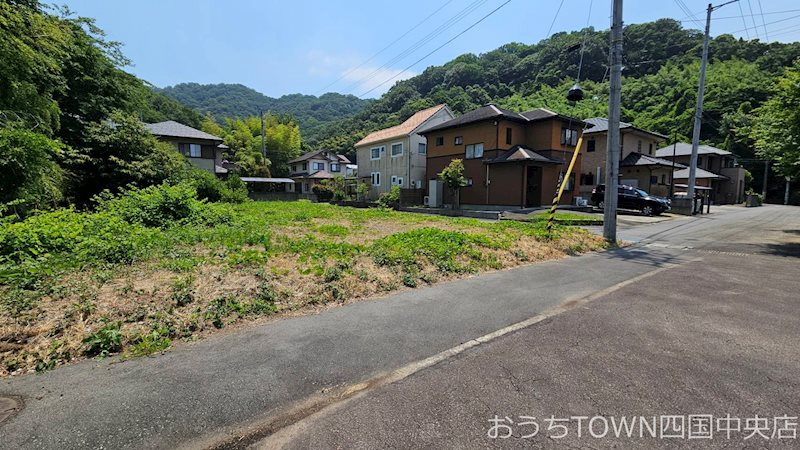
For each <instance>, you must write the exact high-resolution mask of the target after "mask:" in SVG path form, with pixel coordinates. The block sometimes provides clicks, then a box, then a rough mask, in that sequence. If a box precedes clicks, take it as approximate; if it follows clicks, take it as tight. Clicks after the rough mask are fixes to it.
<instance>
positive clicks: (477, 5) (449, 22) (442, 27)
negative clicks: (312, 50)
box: [345, 0, 488, 92]
mask: <svg viewBox="0 0 800 450" xmlns="http://www.w3.org/2000/svg"><path fill="white" fill-rule="evenodd" d="M487 1H488V0H476V1H474V2H472V3H471V4H470V5H468V6H467V7H466V8H464V9H463V10H461V11H460V12H458V13H457V14H456V15H455V16H453V17H451V18H450V19H448V20H447V21H445V23H443V24H442V25H440V26H439V27H438V28H436V29H435V30H433V31H432V32H430V33H428V34H427V35H426V36H425V37H423V38H422V39H420V40H418V41H417V42H415V43H414V44H413V45H411V46H410V47H408V48H406V49H405V50H404V51H402V52H400V54H398V55H397V56H395V57H394V58H392V59H391V60H389V61H387V62H386V63H384V64H383V65H381V66H380V67H378V68H377V69H375V70H373V71H372V72H371V73H369V74H368V75H367V76H366V77H362V78H360V79H358V80H357V81H355V82H354V83H352V84H351V85H349V86H348V87H347V88H345V92H352V91H353V90H355V88H356V87H358V86H360V85H362V84H364V83H366V82H367V81H369V80H371V79H373V78H375V77H376V76H378V75H379V74H380V72H381V70H383V69H389V68H390V67H391V66H392V65H394V64H395V63H398V62H400V61H402V60H403V59H405V58H406V57H408V56H410V55H411V54H412V53H414V52H415V51H417V50H419V49H420V48H421V47H423V46H424V45H425V44H427V43H429V42H431V41H432V40H433V39H434V38H436V37H438V36H439V35H441V34H442V33H444V32H445V31H447V30H448V29H450V28H451V27H452V26H453V25H455V24H456V23H458V22H460V21H461V20H462V19H464V18H465V17H466V16H468V15H469V14H471V13H472V12H473V11H475V10H476V9H478V8H480V7H481V6H483V4H484V3H486V2H487ZM398 75H399V73H398Z"/></svg>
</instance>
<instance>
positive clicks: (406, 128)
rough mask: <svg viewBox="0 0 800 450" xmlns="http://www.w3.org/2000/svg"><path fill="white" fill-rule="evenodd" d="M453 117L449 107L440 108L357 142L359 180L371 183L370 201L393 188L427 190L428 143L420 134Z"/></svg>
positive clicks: (426, 110)
mask: <svg viewBox="0 0 800 450" xmlns="http://www.w3.org/2000/svg"><path fill="white" fill-rule="evenodd" d="M453 117H454V116H453V113H452V111H450V108H448V107H447V105H437V106H434V107H432V108H428V109H424V110H422V111H419V112H417V113H416V114H414V115H413V116H411V117H409V118H408V119H407V120H406V121H405V122H403V123H402V124H400V125H397V126H394V127H391V128H386V129H383V130H379V131H375V132H373V133H370V134H368V135H367V136H366V137H364V139H361V140H360V141H358V142H357V143H356V145H355V146H356V162H357V163H358V178H359V179H361V180H364V181H366V182H367V183H369V185H370V190H369V194H368V197H369V198H371V199H375V198H377V197H378V196H379V195H380V194H382V193H384V192H389V190H390V189H391V187H392V186H400V187H401V188H416V189H424V188H425V168H426V159H427V154H428V142H427V140H426V139H425V137H424V136H422V135H420V134H419V133H421V132H423V131H425V130H426V129H427V128H430V127H433V126H435V125H438V124H440V123H443V122H447V121H448V120H451V119H452V118H453Z"/></svg>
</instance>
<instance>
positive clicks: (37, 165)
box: [0, 129, 63, 213]
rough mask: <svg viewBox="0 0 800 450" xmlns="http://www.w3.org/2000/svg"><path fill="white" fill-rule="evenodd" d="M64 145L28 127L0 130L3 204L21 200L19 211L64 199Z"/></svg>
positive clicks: (0, 186)
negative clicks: (61, 164)
mask: <svg viewBox="0 0 800 450" xmlns="http://www.w3.org/2000/svg"><path fill="white" fill-rule="evenodd" d="M62 151H63V145H62V144H61V143H59V142H56V141H54V140H52V139H49V138H48V137H47V136H44V135H42V134H39V133H34V132H31V131H26V130H18V129H0V173H2V174H3V176H2V177H0V203H7V202H11V201H14V200H20V201H21V204H20V205H18V206H16V207H15V210H16V212H17V213H20V212H25V211H28V210H30V209H43V208H46V207H52V206H55V205H57V204H58V202H60V201H61V200H62V198H63V195H62V188H63V186H62V184H63V171H62V170H61V168H60V167H59V166H58V164H56V161H55V160H56V159H58V158H59V156H60V155H61V153H62Z"/></svg>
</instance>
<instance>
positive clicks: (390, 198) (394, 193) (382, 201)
mask: <svg viewBox="0 0 800 450" xmlns="http://www.w3.org/2000/svg"><path fill="white" fill-rule="evenodd" d="M378 205H379V206H380V207H382V208H391V209H397V208H399V207H400V186H392V188H391V189H390V190H389V192H384V193H383V194H381V196H380V197H378Z"/></svg>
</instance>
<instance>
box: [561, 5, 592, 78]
mask: <svg viewBox="0 0 800 450" xmlns="http://www.w3.org/2000/svg"><path fill="white" fill-rule="evenodd" d="M593 3H594V1H593V0H589V13H588V14H587V15H586V27H585V28H584V30H583V42H581V58H580V60H579V61H578V78H577V80H576V82H578V81H581V69H582V68H583V52H584V50H586V37H587V36H588V35H589V23H590V22H591V20H592V4H593ZM559 9H560V8H559Z"/></svg>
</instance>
